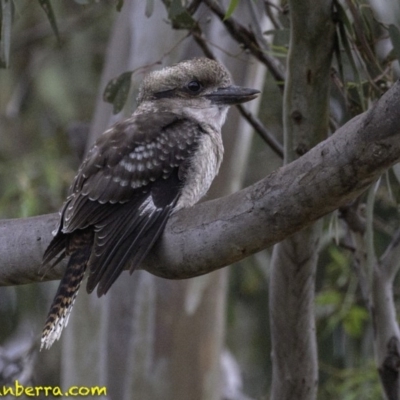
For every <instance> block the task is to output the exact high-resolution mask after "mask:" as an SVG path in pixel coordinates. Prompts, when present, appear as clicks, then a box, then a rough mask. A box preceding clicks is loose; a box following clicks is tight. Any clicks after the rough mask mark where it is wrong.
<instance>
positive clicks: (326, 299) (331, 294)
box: [315, 289, 343, 306]
mask: <svg viewBox="0 0 400 400" xmlns="http://www.w3.org/2000/svg"><path fill="white" fill-rule="evenodd" d="M342 301H343V295H342V294H341V293H340V292H338V291H337V290H333V289H328V290H325V291H323V292H321V293H319V294H318V295H317V296H316V298H315V302H316V304H317V305H319V306H328V305H332V306H339V304H340V303H341V302H342Z"/></svg>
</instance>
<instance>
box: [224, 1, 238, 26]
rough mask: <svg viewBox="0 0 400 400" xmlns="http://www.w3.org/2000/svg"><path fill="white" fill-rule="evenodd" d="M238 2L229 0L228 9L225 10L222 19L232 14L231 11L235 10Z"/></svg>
mask: <svg viewBox="0 0 400 400" xmlns="http://www.w3.org/2000/svg"><path fill="white" fill-rule="evenodd" d="M238 4H239V0H231V1H230V3H229V6H228V9H227V10H226V13H225V16H224V21H225V20H226V19H228V18H230V17H231V16H232V14H233V12H234V11H235V10H236V7H237V6H238Z"/></svg>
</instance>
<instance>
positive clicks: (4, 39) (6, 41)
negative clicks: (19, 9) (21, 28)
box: [0, 0, 12, 68]
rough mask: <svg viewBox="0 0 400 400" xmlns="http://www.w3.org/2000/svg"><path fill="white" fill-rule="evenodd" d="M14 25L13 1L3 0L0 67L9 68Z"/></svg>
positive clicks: (0, 31)
mask: <svg viewBox="0 0 400 400" xmlns="http://www.w3.org/2000/svg"><path fill="white" fill-rule="evenodd" d="M11 25H12V2H11V0H1V30H0V34H1V36H0V68H7V67H8V65H9V62H10V43H11Z"/></svg>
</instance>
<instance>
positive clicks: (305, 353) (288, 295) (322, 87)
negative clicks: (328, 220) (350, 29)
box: [270, 0, 335, 400]
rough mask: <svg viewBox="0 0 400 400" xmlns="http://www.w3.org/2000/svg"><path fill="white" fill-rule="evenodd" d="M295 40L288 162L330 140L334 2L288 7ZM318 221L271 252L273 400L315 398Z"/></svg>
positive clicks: (304, 1) (305, 1) (287, 113)
mask: <svg viewBox="0 0 400 400" xmlns="http://www.w3.org/2000/svg"><path fill="white" fill-rule="evenodd" d="M289 7H290V20H291V36H290V47H289V57H288V71H287V80H286V83H285V93H284V115H283V121H284V124H283V125H284V138H285V164H287V163H290V162H292V161H293V160H295V159H296V158H297V157H299V156H301V155H303V154H304V153H306V152H307V151H308V150H310V149H311V148H312V147H313V146H315V145H316V144H317V143H318V142H320V141H321V140H323V139H324V138H325V137H326V136H327V134H328V119H329V73H330V65H331V57H332V49H333V34H334V29H335V28H334V24H333V21H332V15H331V10H332V2H331V1H330V0H325V1H322V2H315V1H311V0H301V1H298V0H291V1H289ZM321 232H322V223H321V221H319V222H317V223H315V224H314V225H313V226H310V227H309V228H307V229H304V230H302V231H300V232H298V233H296V234H294V235H293V236H292V237H289V238H288V239H285V240H284V241H283V242H281V243H279V244H277V245H276V246H275V247H274V250H273V255H272V270H271V275H270V319H271V340H272V362H273V376H272V390H271V399H272V400H289V399H297V400H313V399H315V398H316V394H317V384H318V360H317V346H316V332H315V321H314V279H315V272H316V267H317V261H318V243H319V237H320V235H321Z"/></svg>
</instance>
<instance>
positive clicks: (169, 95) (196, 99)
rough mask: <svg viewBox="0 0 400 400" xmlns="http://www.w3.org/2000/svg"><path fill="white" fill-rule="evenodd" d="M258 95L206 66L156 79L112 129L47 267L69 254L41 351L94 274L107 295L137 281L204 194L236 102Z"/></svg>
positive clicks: (83, 176)
mask: <svg viewBox="0 0 400 400" xmlns="http://www.w3.org/2000/svg"><path fill="white" fill-rule="evenodd" d="M258 93H259V92H258V91H257V90H254V89H247V88H242V87H238V86H233V85H232V82H231V79H230V76H229V73H228V72H227V70H226V69H225V68H224V67H223V66H222V65H221V64H219V63H218V62H216V61H213V60H210V59H207V58H195V59H192V60H188V61H183V62H181V63H179V64H176V65H174V66H171V67H167V68H164V69H161V70H159V71H155V72H152V73H150V74H149V75H147V76H146V77H145V78H144V80H143V83H142V85H141V87H140V90H139V96H138V107H137V109H136V111H135V112H134V113H133V114H132V116H131V117H130V118H128V119H126V120H124V121H122V122H118V123H116V124H115V125H114V126H112V127H111V128H110V129H108V130H106V131H105V132H104V134H103V135H102V136H100V137H99V139H98V140H97V142H96V143H95V144H94V146H93V147H92V148H91V150H90V151H89V153H88V155H87V157H86V158H85V160H84V161H83V163H82V165H81V166H80V168H79V171H78V174H77V175H76V177H75V179H74V181H73V183H72V185H71V188H70V191H69V196H68V197H67V200H66V202H65V204H64V206H63V207H62V209H61V212H60V215H61V217H60V222H59V226H58V227H57V229H56V231H55V232H54V238H53V240H52V242H51V243H50V245H49V247H48V248H47V250H46V252H45V253H44V256H43V265H51V266H54V265H56V264H57V263H58V262H59V261H60V260H61V259H62V258H64V257H66V256H69V261H68V264H67V268H66V270H65V274H64V276H63V278H62V280H61V282H60V285H59V287H58V290H57V293H56V295H55V298H54V300H53V303H52V306H51V309H50V312H49V314H48V317H47V320H46V324H45V327H44V329H43V334H42V339H41V348H42V347H45V348H49V347H50V346H51V345H52V344H53V342H54V341H55V340H56V339H58V338H59V337H60V334H61V331H62V329H63V327H64V326H66V325H67V322H68V317H69V314H70V312H71V309H72V306H73V304H74V301H75V298H76V296H77V293H78V289H79V286H80V284H81V281H82V279H83V277H84V275H85V271H86V270H87V285H86V289H87V292H88V293H91V292H92V291H93V290H94V289H95V288H96V287H97V295H98V296H99V297H100V296H102V295H103V294H105V293H107V291H108V289H110V287H111V285H112V284H113V283H114V282H115V280H116V279H117V278H118V276H119V275H120V274H121V272H122V271H123V270H124V269H129V271H130V272H131V273H132V272H133V271H134V270H135V269H136V268H137V267H138V266H139V264H140V263H141V261H142V260H143V259H144V258H145V257H146V255H147V254H148V252H149V251H150V250H151V248H152V247H153V245H154V243H155V241H156V240H157V239H158V238H159V237H160V235H161V234H162V232H163V230H164V227H165V225H166V223H167V221H168V218H169V217H170V216H171V214H172V213H174V212H176V211H177V210H179V209H181V208H183V207H190V206H192V205H193V204H195V203H196V202H197V201H199V199H200V198H201V197H202V196H203V195H205V193H206V192H207V190H208V189H209V187H210V185H211V182H212V181H213V179H214V177H215V175H216V174H217V173H218V170H219V167H220V164H221V161H222V155H223V152H224V149H223V145H222V139H221V127H222V125H223V123H224V121H225V118H226V114H227V111H228V108H229V106H230V105H232V104H239V103H244V102H246V101H249V100H252V99H254V98H255V97H256V96H257V94H258Z"/></svg>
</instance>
